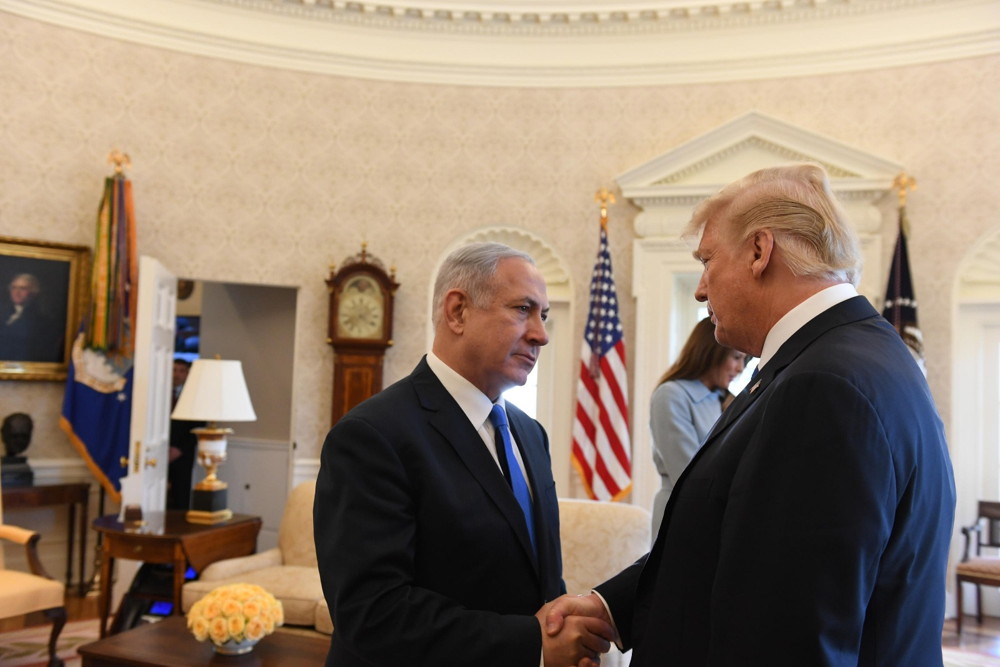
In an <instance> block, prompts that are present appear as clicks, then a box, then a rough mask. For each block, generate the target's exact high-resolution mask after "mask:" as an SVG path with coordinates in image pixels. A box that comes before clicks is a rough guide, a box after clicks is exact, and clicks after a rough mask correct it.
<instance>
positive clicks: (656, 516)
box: [649, 317, 746, 540]
mask: <svg viewBox="0 0 1000 667" xmlns="http://www.w3.org/2000/svg"><path fill="white" fill-rule="evenodd" d="M745 363H746V355H744V354H743V353H742V352H739V351H737V350H734V349H732V348H728V347H724V346H722V345H719V343H717V342H716V340H715V325H714V324H712V320H711V318H708V317H706V318H705V319H703V320H701V321H700V322H698V324H696V325H695V327H694V329H693V330H692V331H691V335H690V336H688V339H687V342H686V343H684V348H683V349H682V350H681V355H680V357H678V359H677V361H675V362H674V364H673V366H671V367H670V369H669V370H667V372H666V373H664V375H663V377H662V378H660V382H659V385H658V386H657V387H656V389H655V390H654V391H653V398H652V401H651V406H650V411H649V414H650V418H649V423H650V427H651V428H652V431H653V462H654V463H655V464H656V469H657V471H658V472H659V473H660V481H661V483H660V490H659V491H657V492H656V498H655V499H654V500H653V539H654V540H655V539H656V533H657V531H658V530H659V528H660V521H661V520H662V519H663V508H664V507H666V505H667V498H669V497H670V491H671V490H672V489H673V488H674V482H676V481H677V478H678V477H680V474H681V473H682V472H684V468H686V467H687V464H688V463H690V462H691V459H692V458H693V457H694V455H695V454H696V453H697V452H698V449H699V448H700V447H701V445H702V444H703V443H704V442H705V438H706V437H708V432H709V431H711V430H712V425H713V424H715V421H716V420H717V419H718V418H719V415H721V414H722V409H723V407H724V406H725V405H728V400H729V399H731V398H732V395H731V394H730V393H729V389H728V387H729V384H730V383H731V382H732V381H733V380H735V379H736V378H737V377H738V376H739V374H740V373H742V372H743V368H744V364H745Z"/></svg>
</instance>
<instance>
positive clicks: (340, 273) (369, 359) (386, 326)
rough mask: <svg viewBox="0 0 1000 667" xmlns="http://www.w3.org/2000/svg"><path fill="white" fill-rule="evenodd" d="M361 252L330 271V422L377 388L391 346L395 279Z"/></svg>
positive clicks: (393, 272) (391, 273)
mask: <svg viewBox="0 0 1000 667" xmlns="http://www.w3.org/2000/svg"><path fill="white" fill-rule="evenodd" d="M366 245H367V244H365V243H362V244H361V252H360V253H358V254H357V255H354V256H353V257H349V258H347V259H346V260H344V261H343V263H341V265H340V268H338V269H337V270H336V271H334V270H333V269H331V271H330V277H329V278H328V279H327V281H326V284H327V288H328V290H329V292H330V320H329V325H328V333H327V339H326V342H327V343H329V344H330V345H331V346H333V408H332V421H331V424H336V423H337V421H338V420H339V419H340V418H341V417H343V416H344V415H345V414H346V413H347V411H348V410H350V409H351V408H353V407H354V406H355V405H357V404H358V403H360V402H361V401H363V400H365V399H366V398H368V397H369V396H373V395H374V394H377V393H378V392H379V391H381V390H382V360H383V358H384V357H385V350H386V348H387V347H389V346H390V345H392V306H393V297H394V296H395V294H396V289H397V288H398V287H399V283H397V282H396V280H395V278H396V276H395V271H394V270H393V271H391V272H389V273H387V272H386V270H385V268H384V267H383V266H382V262H380V261H379V260H377V259H376V258H374V257H372V256H371V255H369V254H368V252H367V249H366Z"/></svg>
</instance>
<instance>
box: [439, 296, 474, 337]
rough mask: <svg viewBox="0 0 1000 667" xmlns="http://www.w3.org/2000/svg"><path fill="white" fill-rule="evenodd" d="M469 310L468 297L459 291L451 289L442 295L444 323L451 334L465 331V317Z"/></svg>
mask: <svg viewBox="0 0 1000 667" xmlns="http://www.w3.org/2000/svg"><path fill="white" fill-rule="evenodd" d="M468 308H469V295H468V294H466V293H465V292H464V291H462V290H460V289H451V290H448V292H447V293H446V294H445V295H444V322H445V324H446V325H447V326H448V328H449V329H451V330H452V332H453V333H456V334H460V333H462V332H463V331H464V330H465V315H466V313H467V311H468Z"/></svg>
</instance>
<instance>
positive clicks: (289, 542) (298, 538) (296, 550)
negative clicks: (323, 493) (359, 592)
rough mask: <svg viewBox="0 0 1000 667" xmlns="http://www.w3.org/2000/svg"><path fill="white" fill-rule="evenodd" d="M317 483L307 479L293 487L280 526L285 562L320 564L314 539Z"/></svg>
mask: <svg viewBox="0 0 1000 667" xmlns="http://www.w3.org/2000/svg"><path fill="white" fill-rule="evenodd" d="M315 496H316V482H315V481H310V482H303V483H301V484H299V485H298V486H296V487H295V488H294V489H292V492H291V494H289V496H288V500H287V501H285V513H284V514H283V515H282V517H281V525H280V526H278V548H279V549H281V556H282V559H283V562H284V563H285V565H302V566H310V567H318V561H317V559H316V543H315V542H314V541H313V498H314V497H315ZM320 597H323V595H322V593H321V594H320Z"/></svg>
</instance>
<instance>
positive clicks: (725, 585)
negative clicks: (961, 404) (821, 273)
mask: <svg viewBox="0 0 1000 667" xmlns="http://www.w3.org/2000/svg"><path fill="white" fill-rule="evenodd" d="M759 380H760V382H759V385H757V386H756V388H755V389H753V391H752V393H751V392H749V391H745V392H744V393H743V394H741V395H740V397H738V398H737V399H736V401H735V402H734V403H733V405H732V406H730V408H729V409H728V410H727V411H726V412H724V413H723V415H722V417H721V418H720V419H719V422H718V423H717V424H716V426H715V428H714V429H713V431H712V432H711V433H710V434H709V436H708V438H707V440H706V442H705V445H704V446H703V447H702V449H701V450H700V451H699V453H698V454H697V456H696V457H695V458H694V460H693V461H692V462H691V464H690V465H689V466H688V468H687V469H686V471H685V472H684V474H683V475H682V476H681V477H680V479H679V480H678V483H677V486H676V488H675V489H674V492H673V493H672V494H671V496H670V500H669V503H668V505H667V507H666V511H665V514H664V519H663V523H662V526H661V528H660V532H659V536H658V538H657V540H656V542H655V543H654V545H653V549H652V551H651V552H650V554H648V555H647V556H646V557H644V558H643V559H641V560H640V561H639V562H637V563H636V564H635V565H633V566H631V567H630V568H628V569H627V570H625V571H624V572H623V573H621V574H620V575H618V576H617V577H615V578H613V579H612V580H610V581H608V582H606V583H605V584H603V585H601V586H599V587H598V591H599V592H600V593H601V594H602V595H603V596H604V597H605V599H606V600H607V601H608V603H609V606H610V607H611V611H612V613H613V615H614V618H615V621H616V623H617V625H618V628H619V631H620V632H621V634H622V637H623V641H624V642H626V643H627V644H628V645H634V647H635V652H634V655H633V660H632V664H633V666H635V667H643V666H646V665H666V664H671V665H673V664H676V665H685V666H688V665H769V666H770V665H810V666H815V665H907V666H908V667H910V666H922V665H938V666H940V665H941V627H942V623H943V618H944V596H945V567H946V564H947V552H948V546H949V542H950V538H951V532H952V520H953V517H954V508H955V486H954V480H953V475H952V469H951V463H950V460H949V457H948V450H947V445H946V443H945V439H944V433H943V430H942V425H941V421H940V419H939V418H938V416H937V413H936V411H935V408H934V404H933V401H932V399H931V395H930V392H929V390H928V387H927V383H926V382H925V380H924V377H923V375H922V374H921V372H920V370H919V369H918V368H917V366H916V364H915V363H914V362H913V359H912V357H911V356H910V353H909V351H908V350H907V348H906V346H905V345H904V344H903V343H902V341H901V339H900V337H899V334H898V333H897V332H896V331H895V330H894V329H893V328H892V327H891V326H890V325H889V324H888V323H887V322H886V321H885V320H884V319H882V318H881V317H880V316H879V315H878V314H877V313H876V312H875V310H874V309H873V308H872V307H871V305H870V304H869V303H868V302H867V300H866V299H865V298H864V297H856V298H854V299H850V300H848V301H846V302H843V303H841V304H838V305H837V306H834V307H833V308H831V309H829V310H827V311H825V312H824V313H822V314H820V315H819V316H817V317H816V318H814V319H813V320H812V321H810V322H809V323H808V324H806V325H805V326H804V327H803V328H802V329H800V330H799V331H798V332H796V333H795V334H794V335H793V336H792V337H791V338H790V339H789V340H788V341H786V342H785V344H784V345H782V346H781V348H780V349H779V350H778V352H777V354H776V355H775V356H774V358H773V359H771V360H770V361H769V362H768V364H767V365H766V366H765V367H764V369H763V370H762V371H761V375H760V378H759ZM749 389H751V387H748V390H749Z"/></svg>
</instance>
